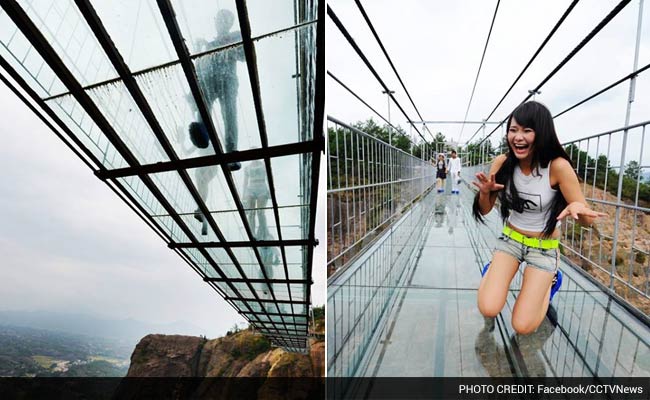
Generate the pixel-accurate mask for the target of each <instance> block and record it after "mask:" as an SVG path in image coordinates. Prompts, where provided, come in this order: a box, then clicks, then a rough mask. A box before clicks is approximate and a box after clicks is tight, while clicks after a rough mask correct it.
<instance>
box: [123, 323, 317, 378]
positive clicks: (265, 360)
mask: <svg viewBox="0 0 650 400" xmlns="http://www.w3.org/2000/svg"><path fill="white" fill-rule="evenodd" d="M324 352H325V343H324V342H323V341H313V340H312V342H311V350H310V354H296V353H289V352H286V351H284V350H282V349H280V348H271V344H270V342H269V341H268V340H267V339H266V338H265V337H264V336H262V335H260V334H258V333H254V332H253V331H252V330H250V329H246V330H243V331H240V332H237V333H234V334H231V335H229V336H225V337H221V338H218V339H212V340H207V339H205V338H201V337H194V336H180V335H147V336H145V337H144V338H143V339H142V340H141V341H140V343H138V345H137V346H136V347H135V350H134V351H133V355H132V356H131V365H130V367H129V372H128V374H127V377H318V376H324V371H325V365H324V360H325V354H324Z"/></svg>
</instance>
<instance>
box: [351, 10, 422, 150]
mask: <svg viewBox="0 0 650 400" xmlns="http://www.w3.org/2000/svg"><path fill="white" fill-rule="evenodd" d="M355 3H357V7H358V8H359V11H360V12H361V15H363V18H364V19H365V20H366V24H368V27H369V28H370V31H372V34H373V36H374V37H375V39H376V40H377V43H378V44H379V47H380V48H381V51H382V52H383V53H384V55H385V56H386V59H387V60H388V63H389V64H390V67H391V68H392V69H393V72H394V73H395V75H396V76H397V80H399V83H400V84H401V85H402V89H404V92H405V93H406V96H408V98H409V100H410V101H411V104H412V105H413V108H414V109H415V112H416V113H417V114H418V117H420V120H424V118H422V114H420V110H418V108H417V107H416V105H415V102H414V101H413V98H412V97H411V94H410V93H409V91H408V90H407V89H406V85H404V82H403V81H402V77H401V76H400V75H399V73H398V72H397V69H396V68H395V65H394V64H393V60H391V58H390V56H389V55H388V52H387V51H386V48H385V47H384V44H383V43H382V41H381V39H379V35H378V34H377V31H376V30H375V27H374V26H373V25H372V22H370V18H369V17H368V14H367V13H366V10H365V9H364V8H363V6H362V5H361V2H360V1H359V0H355ZM424 129H426V130H427V132H429V135H431V139H433V140H435V138H434V137H433V134H432V133H431V131H430V130H429V128H428V127H427V126H426V125H424Z"/></svg>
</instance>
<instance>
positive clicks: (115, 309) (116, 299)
mask: <svg viewBox="0 0 650 400" xmlns="http://www.w3.org/2000/svg"><path fill="white" fill-rule="evenodd" d="M122 3H124V2H122ZM222 3H223V4H222V5H223V6H224V7H230V8H232V9H234V2H232V1H226V2H224V1H222ZM285 3H286V5H288V7H283V8H282V9H279V10H275V11H274V12H276V13H282V14H286V15H288V16H289V17H290V18H288V20H291V19H292V16H293V14H292V13H290V12H287V10H289V11H290V10H291V7H290V2H285ZM108 4H109V3H106V2H104V3H101V2H100V3H98V7H99V11H100V12H102V13H103V12H108V11H111V10H113V9H109V8H107V7H106V6H107V5H108ZM122 6H125V4H122ZM262 8H263V7H257V6H256V8H255V10H253V11H255V12H253V13H251V21H253V22H257V21H261V22H260V23H255V24H253V22H252V24H253V25H254V26H255V28H254V30H271V29H278V28H279V26H275V25H274V24H279V25H282V26H284V25H286V23H287V22H286V21H285V20H281V21H280V20H278V19H277V18H270V17H269V18H268V19H262V18H261V17H259V15H258V14H260V12H262V11H264V10H263V9H262ZM107 10H108V11H107ZM113 11H114V12H116V13H117V14H119V12H117V11H115V10H113ZM145 11H146V10H145ZM143 12H144V11H143ZM192 12H193V14H192V15H195V14H199V13H200V12H201V10H200V9H198V8H197V9H193V11H192ZM0 14H1V13H0ZM267 16H268V15H267ZM146 17H147V15H145V16H144V17H142V18H143V20H144V21H145V22H146V21H147V19H146ZM285 19H287V18H285ZM107 20H111V21H112V22H110V23H109V25H110V26H109V28H110V29H114V30H115V29H118V30H119V28H120V26H119V24H117V25H116V23H117V22H118V19H115V18H112V17H111V18H108V17H107ZM264 21H269V24H270V25H268V24H267V25H268V26H266V25H264V24H263V23H262V22H264ZM131 26H132V24H130V23H126V22H125V23H124V30H128V29H130V27H131ZM193 26H194V27H195V28H196V26H197V25H193ZM143 29H144V28H143ZM1 30H2V29H0V31H1ZM265 32H266V31H265ZM259 33H260V32H253V34H254V35H255V34H259ZM204 34H205V35H208V34H207V33H204ZM290 39H291V40H289V39H282V38H280V39H278V40H276V42H278V41H280V42H281V41H283V40H284V42H282V43H289V42H291V44H293V39H292V38H290ZM269 40H271V39H269ZM273 40H275V39H273ZM132 42H133V43H137V42H136V41H133V40H131V38H129V41H128V43H129V44H131V43H132ZM266 43H270V42H265V43H264V46H261V47H263V48H261V49H260V52H259V54H260V57H261V58H264V57H267V56H266V53H268V49H272V47H270V45H266ZM291 48H293V47H291ZM145 50H146V49H143V48H140V49H136V50H134V51H132V52H131V53H132V54H131V57H130V58H129V61H133V62H134V63H135V62H136V61H137V62H141V63H144V62H147V63H151V62H154V61H155V62H158V61H160V60H158V59H156V60H153V61H152V60H151V59H147V57H146V51H145ZM151 51H153V50H151ZM158 55H160V54H158ZM133 57H135V58H133ZM269 64H270V63H265V64H264V65H265V68H262V69H261V72H260V73H261V74H263V73H267V74H268V73H272V72H273V71H272V68H271V67H269ZM144 65H145V64H142V65H140V67H142V66H144ZM274 65H275V64H274ZM242 68H243V69H244V70H245V66H243V64H242V65H241V66H240V69H242ZM287 79H289V78H287ZM247 80H248V79H243V78H242V79H240V81H243V83H242V85H243V84H245V83H246V81H247ZM268 80H269V79H266V78H265V79H264V82H262V86H263V89H265V90H266V87H264V85H266V84H267V81H268ZM289 80H290V81H291V84H292V86H287V87H283V89H287V88H288V89H292V88H293V90H295V84H294V83H293V81H292V80H291V79H289ZM275 83H276V84H277V82H275ZM242 90H243V89H242ZM268 91H269V90H266V92H268ZM279 92H280V89H276V93H279ZM282 93H284V92H282ZM276 100H277V99H276ZM264 101H266V100H264ZM277 102H278V101H276V103H277ZM0 104H2V108H1V109H0V117H1V118H2V119H3V122H2V124H0V134H1V135H2V138H3V146H0V170H2V171H3V173H1V174H0V187H1V188H2V189H1V190H0V221H2V223H0V259H1V260H2V273H1V274H0V310H3V311H4V310H19V311H36V310H39V311H56V312H63V313H71V314H89V315H93V316H97V317H103V318H107V319H127V318H132V319H136V320H139V321H143V322H150V323H156V324H169V323H174V322H177V321H181V322H185V323H187V326H188V327H190V328H192V329H193V327H198V329H197V331H196V332H194V334H195V335H207V336H208V337H217V336H222V335H224V334H225V333H226V331H227V330H228V329H230V328H231V327H232V326H233V325H234V324H236V323H243V322H244V319H243V318H241V317H240V316H239V315H238V314H237V313H236V312H235V310H234V309H233V308H232V307H231V306H230V305H228V304H227V303H226V302H225V301H224V300H223V299H222V298H221V297H220V296H219V294H218V293H217V292H215V291H214V290H213V289H212V288H211V287H210V286H208V285H207V284H206V283H204V282H203V281H202V280H201V278H200V277H199V276H198V275H197V274H196V273H195V272H194V271H193V270H192V269H191V268H190V267H189V265H187V264H186V263H185V262H184V261H183V260H182V259H181V258H180V257H179V256H178V255H177V254H176V253H174V252H173V251H171V250H170V249H168V248H167V246H166V244H165V243H164V242H163V241H162V240H161V239H160V237H158V236H157V235H156V234H155V233H154V232H153V231H152V230H151V229H150V228H149V227H148V226H147V225H146V224H145V223H144V222H143V221H142V220H141V219H140V218H139V217H138V216H137V215H136V214H135V213H134V212H133V211H132V210H131V209H130V208H128V206H127V205H126V204H125V203H123V202H122V201H121V200H120V199H119V198H118V197H117V195H115V193H114V192H112V191H111V190H110V189H109V188H108V186H106V185H105V184H104V183H102V182H101V181H100V180H99V179H98V178H96V177H95V176H94V175H93V173H92V171H91V170H90V169H89V168H88V167H87V166H86V165H85V164H84V163H83V162H81V160H79V159H78V158H77V156H76V155H74V154H73V153H72V152H71V151H70V150H69V149H68V148H67V147H66V146H65V145H64V144H63V142H61V141H60V140H59V139H58V138H57V137H56V136H55V134H54V133H53V132H51V131H50V130H49V128H47V127H46V126H45V125H44V124H43V123H42V122H41V121H40V120H39V119H38V118H37V117H36V116H35V115H33V114H32V113H31V111H29V109H28V108H27V107H25V106H24V105H23V103H22V102H21V101H20V100H19V99H18V98H17V97H16V96H15V95H14V94H13V93H12V92H11V91H10V90H9V89H8V88H7V87H6V86H5V85H4V84H2V83H0ZM288 104H289V108H290V109H291V110H293V111H294V113H295V105H293V106H292V105H291V103H288ZM287 120H290V121H295V118H292V119H285V120H280V119H279V118H275V119H274V118H269V120H268V128H269V132H271V133H273V132H274V131H273V129H275V126H276V125H277V124H278V123H282V124H283V126H285V125H286V121H287ZM274 124H275V125H274ZM250 125H251V126H252V125H254V124H250ZM284 130H285V131H287V130H286V129H284ZM242 137H243V138H242V140H245V139H246V135H244V134H242ZM271 144H274V143H271ZM322 161H323V162H322V163H321V166H320V167H321V170H322V169H323V168H324V166H325V164H324V163H325V158H324V157H323V159H322ZM320 176H321V177H323V178H324V177H325V174H324V173H321V174H320ZM276 187H277V182H276ZM319 193H320V195H321V196H320V197H319V201H318V202H319V204H318V205H319V208H318V210H317V218H316V224H317V226H316V238H317V239H318V240H319V241H320V243H323V244H324V243H327V240H326V239H325V218H326V217H325V212H324V211H323V207H324V205H325V182H324V179H321V182H320V183H319ZM280 195H282V194H280ZM280 195H279V196H280ZM325 257H326V249H325V246H324V245H320V246H317V247H316V248H315V251H314V267H313V269H314V271H313V274H312V279H313V280H314V282H315V283H314V285H313V286H312V302H313V304H315V305H323V304H324V303H325V290H326V289H325V280H326V278H325V268H326V267H325V265H326V263H325ZM160 333H170V334H171V333H174V332H160Z"/></svg>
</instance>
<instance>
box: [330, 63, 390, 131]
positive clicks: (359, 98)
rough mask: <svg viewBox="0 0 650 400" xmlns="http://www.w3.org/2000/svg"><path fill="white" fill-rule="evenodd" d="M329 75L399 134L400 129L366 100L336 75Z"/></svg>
mask: <svg viewBox="0 0 650 400" xmlns="http://www.w3.org/2000/svg"><path fill="white" fill-rule="evenodd" d="M327 75H329V76H330V77H331V78H332V79H334V81H336V83H338V84H339V85H341V86H343V88H344V89H345V90H347V91H348V92H350V93H351V94H352V95H353V96H354V97H356V98H357V99H358V100H359V101H360V102H362V103H363V104H364V105H365V106H366V107H368V108H369V109H370V110H371V111H372V112H374V113H375V114H377V116H378V117H379V118H381V119H382V120H384V122H386V123H387V124H388V125H390V126H391V127H392V128H393V129H395V131H396V132H399V129H397V128H396V127H395V125H393V124H391V123H390V121H388V120H387V119H386V118H384V116H383V115H381V114H379V113H378V112H377V111H376V110H375V109H374V108H372V106H370V104H368V103H366V101H365V100H363V99H362V98H361V97H359V95H357V94H356V93H355V92H353V91H352V89H350V88H349V87H348V86H347V85H346V84H345V83H343V82H341V80H340V79H339V78H337V77H336V76H334V74H332V73H331V72H330V71H327Z"/></svg>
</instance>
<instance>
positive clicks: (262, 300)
mask: <svg viewBox="0 0 650 400" xmlns="http://www.w3.org/2000/svg"><path fill="white" fill-rule="evenodd" d="M225 299H226V300H230V301H245V302H252V303H254V302H258V303H275V304H276V305H277V304H304V305H307V306H308V305H309V301H298V300H277V299H258V298H255V299H251V298H248V297H231V296H228V297H225ZM278 311H280V310H278ZM279 315H286V314H284V313H282V312H280V314H279ZM303 316H304V315H303ZM261 322H263V321H261ZM282 323H284V322H282Z"/></svg>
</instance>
